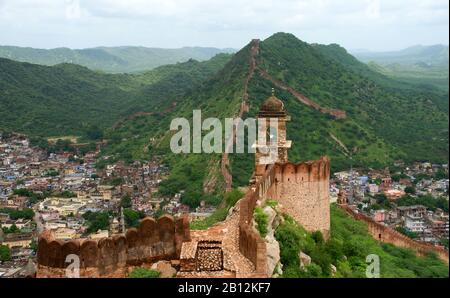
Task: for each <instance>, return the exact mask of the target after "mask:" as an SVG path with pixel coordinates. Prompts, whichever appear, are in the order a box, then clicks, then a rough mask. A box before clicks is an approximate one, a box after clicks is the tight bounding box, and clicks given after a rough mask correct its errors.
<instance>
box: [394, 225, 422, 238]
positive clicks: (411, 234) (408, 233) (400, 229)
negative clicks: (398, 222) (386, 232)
mask: <svg viewBox="0 0 450 298" xmlns="http://www.w3.org/2000/svg"><path fill="white" fill-rule="evenodd" d="M396 230H397V231H398V232H400V233H402V234H403V235H405V236H408V237H409V238H411V239H416V238H419V235H417V233H414V232H412V231H410V230H408V229H407V228H405V227H397V228H396Z"/></svg>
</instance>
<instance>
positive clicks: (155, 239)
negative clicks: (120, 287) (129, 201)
mask: <svg viewBox="0 0 450 298" xmlns="http://www.w3.org/2000/svg"><path fill="white" fill-rule="evenodd" d="M189 240H190V231H189V220H188V218H187V217H182V218H179V219H176V220H175V219H174V218H173V217H171V216H169V215H164V216H162V217H160V218H159V219H158V220H157V221H156V220H154V219H153V218H150V217H147V218H145V219H143V220H142V221H141V222H140V225H139V227H138V228H137V229H136V228H132V229H129V230H128V231H127V233H126V235H115V236H113V237H108V238H102V239H99V240H90V239H76V240H70V241H61V240H55V239H52V237H51V235H49V234H43V235H41V237H40V238H39V243H38V256H37V259H38V273H37V276H38V277H64V276H65V270H66V269H65V268H67V266H68V265H69V263H66V257H67V256H68V255H70V254H74V255H77V256H78V257H79V259H80V276H81V277H123V276H124V275H125V273H126V269H127V267H128V266H138V265H140V264H143V263H149V262H155V261H158V260H172V259H178V258H179V255H180V252H181V245H182V243H183V242H184V241H189Z"/></svg>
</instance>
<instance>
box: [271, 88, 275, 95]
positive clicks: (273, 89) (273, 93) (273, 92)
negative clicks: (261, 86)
mask: <svg viewBox="0 0 450 298" xmlns="http://www.w3.org/2000/svg"><path fill="white" fill-rule="evenodd" d="M272 96H275V88H272Z"/></svg>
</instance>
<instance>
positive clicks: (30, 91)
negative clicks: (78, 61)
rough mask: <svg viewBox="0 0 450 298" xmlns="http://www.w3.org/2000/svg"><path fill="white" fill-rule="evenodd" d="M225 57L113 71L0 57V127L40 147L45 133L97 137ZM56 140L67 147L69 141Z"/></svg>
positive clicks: (174, 93)
mask: <svg viewBox="0 0 450 298" xmlns="http://www.w3.org/2000/svg"><path fill="white" fill-rule="evenodd" d="M228 59H229V56H228V55H225V54H221V55H219V56H218V57H214V58H213V59H211V60H209V61H206V62H198V61H194V60H189V61H187V62H184V63H179V64H176V65H167V66H161V67H159V68H156V69H154V70H152V71H148V72H145V73H142V74H134V75H130V74H116V75H112V74H103V73H98V72H93V71H91V70H89V69H87V68H85V67H82V66H79V65H75V64H60V65H57V66H53V67H48V66H40V65H34V64H28V63H20V62H16V61H12V60H8V59H3V58H0V72H1V73H2V76H1V77H0V97H1V98H2V99H3V100H2V101H0V127H1V128H2V129H4V130H14V131H15V132H22V133H26V134H29V135H31V136H33V137H35V138H34V139H33V141H34V142H33V143H39V144H40V145H41V146H43V147H45V146H49V145H48V143H47V142H46V141H45V140H44V139H43V138H42V137H49V136H65V135H76V136H83V137H84V138H85V139H86V140H87V141H93V140H98V139H100V138H102V137H103V133H104V131H105V129H107V128H110V127H112V126H113V125H114V124H117V123H118V121H119V120H125V118H127V117H129V116H130V115H132V114H134V113H136V112H153V111H155V110H156V111H159V112H163V111H164V110H165V109H167V108H170V107H171V106H172V104H173V103H174V102H175V101H176V100H177V99H178V98H179V97H180V96H181V95H182V94H184V93H185V92H187V91H189V90H190V89H191V88H193V87H194V86H196V85H198V84H199V83H200V82H201V81H202V80H204V79H205V78H206V77H208V76H209V75H211V74H213V73H214V72H215V71H217V70H218V69H220V67H221V66H223V64H224V63H225V62H226V61H227V60H228ZM156 114H157V113H156ZM130 133H131V134H132V135H134V134H133V132H130ZM38 137H40V138H38ZM119 141H120V139H119ZM58 142H59V144H56V145H58V146H69V145H70V140H61V141H59V140H58ZM58 142H57V143H58Z"/></svg>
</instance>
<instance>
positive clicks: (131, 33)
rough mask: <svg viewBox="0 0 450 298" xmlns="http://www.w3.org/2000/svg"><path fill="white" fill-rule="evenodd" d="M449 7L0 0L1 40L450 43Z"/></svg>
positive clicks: (284, 0) (360, 1) (292, 0)
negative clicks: (285, 37) (288, 36)
mask: <svg viewBox="0 0 450 298" xmlns="http://www.w3.org/2000/svg"><path fill="white" fill-rule="evenodd" d="M448 9H449V4H448V1H447V0H396V1H392V0H346V1H335V0H277V1H276V0H259V1H257V0H240V1H239V0H64V1H61V0H40V1H37V0H0V28H2V32H0V44H17V45H29V46H37V47H56V46H70V47H88V46H98V45H124V44H141V45H147V46H162V47H179V46H183V45H205V46H219V47H228V46H231V47H241V46H243V45H244V44H245V43H247V42H248V41H249V40H250V39H251V38H254V37H260V38H264V37H267V36H269V35H270V34H272V33H274V32H277V31H288V32H292V33H294V34H296V35H297V36H298V37H299V38H302V39H305V40H306V41H309V42H322V43H328V42H337V43H340V44H343V45H344V46H346V47H350V48H373V49H377V48H380V49H381V48H400V47H404V46H409V45H412V44H418V43H424V44H430V43H448V36H447V35H448V15H449V14H448ZM412 32H414V34H411V33H412Z"/></svg>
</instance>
